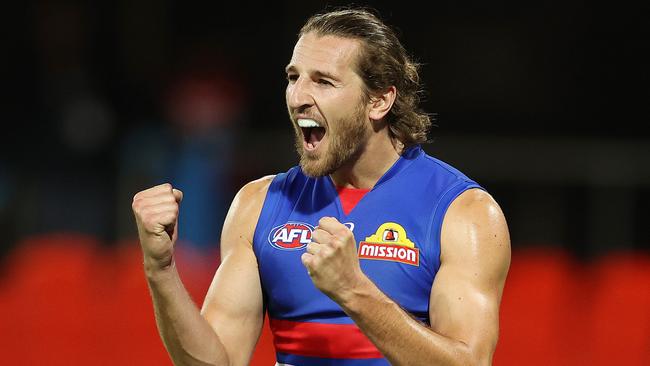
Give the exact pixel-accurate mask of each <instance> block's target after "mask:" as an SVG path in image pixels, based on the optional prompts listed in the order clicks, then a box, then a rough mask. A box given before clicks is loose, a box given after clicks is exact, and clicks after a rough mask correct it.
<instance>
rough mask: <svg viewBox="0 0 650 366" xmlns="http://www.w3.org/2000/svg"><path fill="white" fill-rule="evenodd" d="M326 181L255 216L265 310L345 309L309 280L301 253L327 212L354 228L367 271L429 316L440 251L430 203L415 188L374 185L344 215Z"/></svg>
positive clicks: (314, 313) (291, 314) (324, 312)
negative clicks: (405, 191)
mask: <svg viewBox="0 0 650 366" xmlns="http://www.w3.org/2000/svg"><path fill="white" fill-rule="evenodd" d="M324 188H326V187H320V189H319V187H317V186H314V187H308V188H307V189H305V190H303V192H301V194H300V195H298V196H296V197H293V198H290V197H283V199H279V200H278V202H277V204H276V205H275V209H274V210H273V213H272V214H271V215H268V219H267V220H266V222H264V223H262V222H260V225H259V227H258V235H257V236H256V243H255V247H256V251H257V253H256V254H257V256H258V262H259V268H260V277H261V280H262V285H263V289H264V292H265V297H266V299H267V305H268V308H269V312H270V314H271V315H272V316H277V317H284V318H301V317H305V318H310V319H314V318H319V317H326V316H334V315H333V314H338V315H337V316H342V317H344V314H340V313H342V312H341V310H340V308H339V307H338V305H337V304H335V303H334V302H332V301H331V300H330V299H329V298H327V297H326V296H325V295H323V294H322V293H320V291H318V289H316V288H315V287H314V286H313V284H312V282H311V279H310V278H309V276H308V275H307V272H306V269H305V268H304V266H303V265H302V262H301V260H300V257H301V255H302V254H303V253H304V251H305V247H306V245H307V244H308V243H309V241H310V240H311V233H312V231H313V230H314V227H315V226H317V225H318V221H319V220H320V218H322V217H324V216H330V217H335V218H337V219H338V220H339V221H340V222H341V223H343V224H345V225H346V226H347V227H348V228H349V229H350V230H352V233H353V234H354V237H355V241H356V245H357V255H358V257H359V263H360V266H361V269H362V271H363V272H364V274H365V275H366V276H368V277H369V278H370V279H371V280H372V281H373V282H374V283H375V284H376V285H377V287H379V289H380V290H382V291H383V292H384V293H386V294H387V295H388V296H389V297H391V298H392V299H393V300H395V301H396V302H398V303H399V304H400V305H401V306H402V307H403V308H405V309H406V310H407V311H409V312H411V313H412V314H414V315H416V316H418V317H422V318H426V313H427V311H428V298H429V294H430V290H431V285H432V283H433V279H434V277H435V272H436V270H437V268H438V256H439V243H437V242H436V240H435V235H432V228H431V215H432V211H433V208H432V205H431V204H430V203H427V201H426V200H423V199H422V197H418V195H417V194H409V195H404V194H400V193H399V192H395V191H394V190H391V189H382V190H373V191H371V192H369V193H368V194H366V195H365V196H364V198H363V199H362V200H361V201H359V202H358V203H357V205H356V206H355V207H354V209H353V210H352V211H351V212H350V213H349V215H346V214H344V213H343V210H342V207H341V203H340V201H339V200H338V197H337V195H336V194H331V193H330V192H329V191H328V190H327V189H324ZM386 188H388V187H386ZM411 193H414V192H411Z"/></svg>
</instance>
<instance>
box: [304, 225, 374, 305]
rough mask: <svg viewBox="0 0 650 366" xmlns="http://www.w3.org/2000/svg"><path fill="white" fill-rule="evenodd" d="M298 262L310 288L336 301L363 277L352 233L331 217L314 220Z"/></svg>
mask: <svg viewBox="0 0 650 366" xmlns="http://www.w3.org/2000/svg"><path fill="white" fill-rule="evenodd" d="M301 259H302V264H304V266H305V267H306V268H307V273H308V274H309V276H310V277H311V280H312V281H313V282H314V285H315V286H316V287H317V288H318V289H319V290H321V291H322V292H323V293H324V294H326V295H327V296H329V297H330V298H332V300H334V301H336V302H340V301H342V300H343V299H344V298H345V297H346V295H348V294H350V291H351V290H353V289H354V288H355V287H356V285H357V284H358V283H359V282H360V281H363V279H364V278H365V275H364V274H363V272H361V267H360V266H359V258H358V256H357V242H356V241H355V239H354V234H352V231H351V230H350V229H348V227H347V226H345V225H343V224H341V223H340V222H339V221H338V220H337V219H335V218H333V217H323V218H321V219H320V220H319V221H318V226H317V227H316V229H315V230H314V232H313V233H312V234H311V243H309V244H307V252H306V253H304V254H303V255H302V257H301Z"/></svg>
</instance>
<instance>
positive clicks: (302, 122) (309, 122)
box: [298, 118, 320, 128]
mask: <svg viewBox="0 0 650 366" xmlns="http://www.w3.org/2000/svg"><path fill="white" fill-rule="evenodd" d="M298 126H300V127H305V128H307V127H320V125H319V124H318V122H316V121H314V120H313V119H303V118H301V119H298Z"/></svg>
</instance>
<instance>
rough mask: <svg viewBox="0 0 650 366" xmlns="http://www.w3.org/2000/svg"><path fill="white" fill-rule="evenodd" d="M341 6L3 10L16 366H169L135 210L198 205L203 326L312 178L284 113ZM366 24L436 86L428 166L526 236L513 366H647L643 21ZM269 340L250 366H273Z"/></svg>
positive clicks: (193, 243) (467, 8)
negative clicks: (288, 84) (258, 193)
mask: <svg viewBox="0 0 650 366" xmlns="http://www.w3.org/2000/svg"><path fill="white" fill-rule="evenodd" d="M343 4H347V3H346V2H317V1H300V2H299V1H277V2H266V3H264V2H260V3H258V4H255V3H250V2H232V1H229V2H217V1H212V2H204V1H172V0H166V1H152V0H132V1H112V2H109V1H27V2H10V3H8V4H4V6H3V12H2V26H3V27H4V28H5V29H4V31H3V34H4V35H5V37H4V38H5V42H3V44H4V47H3V49H4V52H3V54H4V55H5V56H4V57H2V60H3V63H2V65H3V67H2V71H1V74H0V75H2V85H3V86H4V90H5V93H3V94H4V95H5V96H4V97H3V98H2V100H3V109H2V115H3V120H4V123H3V129H2V132H3V136H4V139H3V143H2V144H1V145H0V152H1V154H0V232H2V235H1V236H0V265H1V266H2V267H1V268H0V313H2V314H3V315H2V320H0V329H2V330H3V332H0V333H2V334H3V337H4V338H3V339H2V342H3V344H5V345H8V348H7V349H8V350H9V352H8V355H4V356H3V357H5V358H7V357H8V360H9V361H8V363H7V364H12V365H13V364H18V365H32V364H33V365H40V364H48V365H52V364H61V365H64V364H66V365H70V364H75V365H77V364H79V365H81V364H84V365H85V364H94V365H100V364H101V365H104V364H106V365H109V364H110V365H115V364H124V365H158V364H169V361H168V360H167V358H166V357H167V356H166V355H165V353H164V349H163V347H162V343H161V342H160V340H159V339H158V335H157V331H156V328H155V324H154V322H153V312H152V308H151V301H150V300H149V297H148V292H147V288H146V283H145V282H144V278H143V274H142V270H141V268H140V263H141V255H140V253H139V247H138V244H137V240H136V230H135V224H134V222H133V217H132V213H131V207H130V205H131V200H132V197H133V195H134V194H135V193H136V192H138V191H140V190H142V189H144V188H147V187H149V186H152V185H155V184H159V183H162V182H171V183H172V184H174V185H175V186H177V187H179V188H180V189H182V190H183V191H184V192H185V199H184V201H183V206H182V207H183V208H182V214H181V219H180V225H181V241H182V243H181V244H180V245H179V268H180V269H181V271H182V274H183V276H184V277H185V279H186V283H188V287H189V289H190V291H191V293H192V294H193V296H194V298H195V300H196V301H197V303H199V304H200V303H201V302H202V300H203V296H204V294H205V290H206V289H207V286H208V284H209V281H210V279H211V277H212V274H213V272H214V270H215V269H216V268H217V266H218V264H219V256H218V248H219V234H220V228H221V225H222V221H223V218H224V216H225V212H226V211H227V208H228V206H229V204H230V201H231V200H232V198H233V196H234V194H235V193H236V192H237V190H238V189H239V188H240V187H241V186H242V185H243V184H245V183H246V182H248V181H250V180H252V179H256V178H258V177H260V176H263V175H267V174H273V173H277V172H280V171H285V170H287V169H288V168H289V167H290V166H292V165H294V164H296V162H297V158H296V156H295V153H294V151H293V141H292V139H293V136H292V131H291V127H290V124H289V122H288V118H287V116H286V107H285V102H284V87H285V74H284V66H285V65H286V63H287V62H288V61H289V58H290V56H291V51H292V49H293V45H294V43H295V40H296V34H297V32H298V30H299V28H300V26H301V25H302V24H303V22H304V21H305V20H306V18H307V17H308V16H309V15H311V14H313V13H315V12H318V11H321V10H323V9H324V8H325V6H326V5H343ZM357 4H360V5H369V6H372V7H374V8H376V9H377V10H378V11H379V13H380V14H381V15H382V17H383V18H384V19H385V20H386V21H387V22H388V23H389V24H391V25H393V26H395V27H396V28H397V29H398V31H399V33H400V35H401V39H402V41H403V42H404V44H405V46H406V48H407V49H408V50H410V52H411V53H412V54H413V56H414V57H415V58H416V60H418V61H419V62H420V63H422V65H423V66H422V71H421V76H422V80H423V83H424V86H425V89H426V98H425V100H424V103H423V107H424V109H425V110H426V111H427V112H430V113H432V114H434V115H435V119H436V121H435V124H436V127H435V128H434V129H433V130H432V131H431V138H432V140H433V142H432V143H431V144H427V145H425V146H424V148H425V150H426V151H427V152H428V153H430V154H431V155H434V156H436V157H439V158H441V159H442V160H445V161H447V162H448V163H450V164H452V165H454V166H456V167H457V168H459V169H460V170H461V171H463V172H465V173H466V174H467V175H469V176H470V177H471V178H473V179H475V180H477V181H478V182H480V183H481V184H482V185H483V186H484V187H486V188H487V189H488V191H490V193H492V195H493V196H494V197H495V198H496V199H497V201H498V202H499V203H500V204H501V206H502V208H503V210H504V212H505V214H506V217H507V219H508V223H509V227H510V230H511V236H512V246H513V264H512V267H511V271H510V276H509V279H508V282H507V284H506V289H505V293H504V299H503V305H502V309H501V313H502V330H501V341H500V344H499V347H498V349H497V354H496V358H495V364H504V365H521V364H527V365H538V364H539V365H549V364H554V365H555V364H557V365H560V364H561V365H582V364H585V365H586V364H590V365H593V364H603V365H606V364H612V363H613V361H612V360H614V359H616V360H619V361H618V362H615V363H616V364H628V365H641V364H650V310H649V309H650V257H649V256H650V229H648V221H649V219H650V215H649V214H648V212H649V211H648V207H649V206H650V134H649V133H648V129H647V128H646V126H645V125H646V124H648V122H649V121H650V120H649V119H648V100H649V97H650V90H649V88H650V86H649V85H650V77H649V71H648V65H649V64H650V57H649V56H648V55H649V54H650V52H649V51H650V40H649V36H650V29H649V27H648V22H647V10H649V9H648V7H649V6H648V5H647V4H644V5H640V6H635V7H632V6H630V7H627V5H625V4H624V3H622V2H621V3H616V4H607V5H606V6H605V5H603V6H597V5H594V4H592V3H591V2H586V1H579V0H569V1H529V2H523V3H522V2H484V1H465V2H456V1H437V2H434V3H430V4H427V5H426V6H425V5H424V3H420V2H415V1H412V2H410V1H400V2H392V1H369V2H363V3H361V2H358V3H357ZM269 337H270V336H269V334H268V331H267V330H265V332H264V334H263V337H262V340H261V345H260V348H259V350H258V353H257V354H256V358H255V360H254V362H253V363H254V364H267V365H268V364H272V362H273V358H272V357H273V355H272V351H271V350H270V348H268V345H269V342H270V340H269V339H270V338H269ZM5 338H6V339H5ZM621 357H623V359H622V360H623V361H622V362H621ZM625 357H627V358H625ZM43 360H45V361H43Z"/></svg>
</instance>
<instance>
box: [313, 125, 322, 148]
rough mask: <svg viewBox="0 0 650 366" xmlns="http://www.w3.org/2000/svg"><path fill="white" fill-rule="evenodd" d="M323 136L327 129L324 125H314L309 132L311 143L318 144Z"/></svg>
mask: <svg viewBox="0 0 650 366" xmlns="http://www.w3.org/2000/svg"><path fill="white" fill-rule="evenodd" d="M323 136H325V129H324V128H323V127H314V128H312V129H311V131H310V133H309V143H310V144H312V145H313V146H316V145H318V143H319V142H320V141H321V140H322V139H323Z"/></svg>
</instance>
